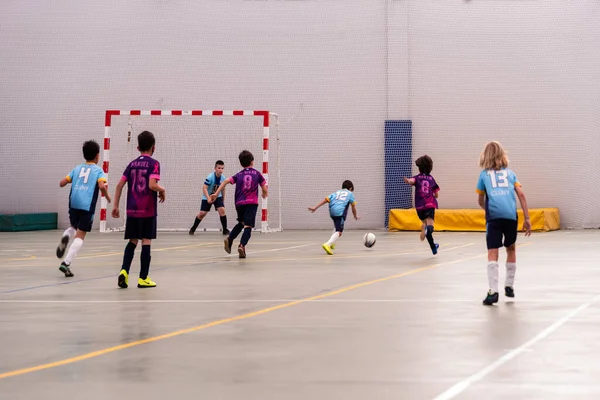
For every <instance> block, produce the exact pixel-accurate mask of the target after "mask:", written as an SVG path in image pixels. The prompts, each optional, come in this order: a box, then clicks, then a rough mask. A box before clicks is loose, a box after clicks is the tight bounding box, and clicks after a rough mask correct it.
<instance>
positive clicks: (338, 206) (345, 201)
mask: <svg viewBox="0 0 600 400" xmlns="http://www.w3.org/2000/svg"><path fill="white" fill-rule="evenodd" d="M325 200H327V202H328V203H329V215H331V216H332V217H344V218H346V215H347V214H348V207H349V206H350V205H351V204H356V200H355V199H354V193H352V192H351V191H349V190H348V189H340V190H338V191H337V192H335V193H331V194H330V195H329V196H327V197H326V198H325Z"/></svg>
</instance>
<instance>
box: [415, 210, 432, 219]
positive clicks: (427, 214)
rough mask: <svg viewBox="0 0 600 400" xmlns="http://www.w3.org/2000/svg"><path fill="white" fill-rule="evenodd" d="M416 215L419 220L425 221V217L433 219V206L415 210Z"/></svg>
mask: <svg viewBox="0 0 600 400" xmlns="http://www.w3.org/2000/svg"><path fill="white" fill-rule="evenodd" d="M417 215H418V216H419V219H420V220H421V221H425V220H426V219H427V218H431V219H435V208H426V209H424V210H417Z"/></svg>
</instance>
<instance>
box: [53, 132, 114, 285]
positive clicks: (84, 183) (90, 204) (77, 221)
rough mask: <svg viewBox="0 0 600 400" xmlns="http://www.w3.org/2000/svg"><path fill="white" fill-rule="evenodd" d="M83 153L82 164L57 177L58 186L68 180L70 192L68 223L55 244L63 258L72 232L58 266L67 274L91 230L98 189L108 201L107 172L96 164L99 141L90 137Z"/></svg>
mask: <svg viewBox="0 0 600 400" xmlns="http://www.w3.org/2000/svg"><path fill="white" fill-rule="evenodd" d="M83 157H84V158H85V160H86V162H85V164H79V165H78V166H76V167H75V168H73V170H72V171H71V172H70V173H69V175H67V176H66V177H64V178H63V179H62V180H61V181H60V187H65V186H66V185H68V184H69V183H70V184H71V193H70V194H69V221H70V223H71V226H70V227H69V228H68V229H67V230H66V231H65V232H64V233H63V236H62V238H61V240H60V243H59V245H58V247H57V248H56V256H57V257H58V258H62V256H63V255H64V254H65V250H66V248H67V245H68V244H69V241H70V240H71V239H72V238H73V236H75V240H73V244H71V247H69V252H68V253H67V256H66V257H65V259H64V260H63V261H62V263H61V264H60V267H59V269H60V271H61V272H62V273H63V274H65V276H66V277H67V278H70V277H72V276H73V272H72V271H71V268H70V266H71V263H72V262H73V260H74V259H75V257H77V253H78V252H79V250H81V246H83V239H85V235H86V233H87V232H90V231H91V230H92V223H93V222H94V213H95V211H96V201H97V200H98V192H99V191H100V192H102V194H103V195H104V197H106V200H107V201H108V202H109V203H110V200H111V199H110V195H109V193H108V189H107V186H106V175H105V174H104V171H103V170H102V168H100V167H99V166H98V165H96V164H98V161H99V160H100V146H99V145H98V143H97V142H95V141H93V140H89V141H87V142H85V143H84V144H83Z"/></svg>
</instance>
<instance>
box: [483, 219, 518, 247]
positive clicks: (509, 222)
mask: <svg viewBox="0 0 600 400" xmlns="http://www.w3.org/2000/svg"><path fill="white" fill-rule="evenodd" d="M517 229H518V224H517V220H515V219H505V218H499V219H492V220H490V221H488V222H487V224H486V234H485V240H486V242H487V248H488V250H489V249H499V248H500V247H502V246H503V245H504V247H510V246H512V245H513V244H515V243H516V241H517ZM503 237H504V243H502V238H503Z"/></svg>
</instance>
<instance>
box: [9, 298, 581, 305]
mask: <svg viewBox="0 0 600 400" xmlns="http://www.w3.org/2000/svg"><path fill="white" fill-rule="evenodd" d="M298 300H300V299H246V300H242V299H188V300H186V299H161V300H0V303H21V304H28V303H34V304H40V303H42V304H43V303H48V304H88V303H89V304H103V303H107V304H113V303H115V304H120V303H289V302H292V301H298ZM305 303H420V304H427V303H473V304H479V303H480V301H479V298H477V299H466V300H456V299H449V300H443V299H439V300H426V299H389V300H385V299H382V300H378V299H317V300H307V301H305ZM515 303H529V304H536V303H542V304H554V305H557V304H558V305H560V304H565V305H566V304H573V303H581V299H579V300H577V299H573V300H569V299H565V300H554V301H553V300H539V299H538V300H535V299H531V300H526V299H525V300H523V299H520V300H519V301H515ZM590 304H591V303H590Z"/></svg>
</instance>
